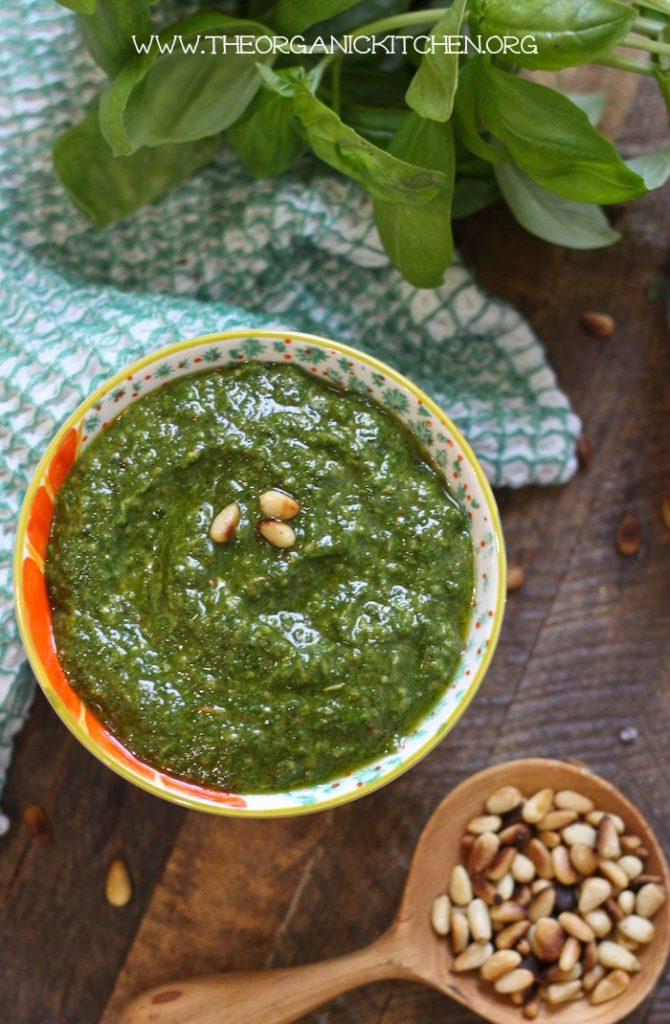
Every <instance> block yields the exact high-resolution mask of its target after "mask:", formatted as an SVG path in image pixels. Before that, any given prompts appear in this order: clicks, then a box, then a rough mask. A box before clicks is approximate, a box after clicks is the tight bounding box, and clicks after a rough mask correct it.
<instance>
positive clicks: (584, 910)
mask: <svg viewBox="0 0 670 1024" xmlns="http://www.w3.org/2000/svg"><path fill="white" fill-rule="evenodd" d="M611 895H612V886H611V885H610V883H609V882H608V881H607V880H606V879H604V878H587V879H586V881H585V882H584V883H583V884H582V889H581V892H580V894H579V902H578V904H577V909H578V910H579V913H580V914H588V912H589V911H590V910H595V909H596V907H599V906H600V905H601V904H602V903H604V902H605V900H606V899H609V897H610V896H611Z"/></svg>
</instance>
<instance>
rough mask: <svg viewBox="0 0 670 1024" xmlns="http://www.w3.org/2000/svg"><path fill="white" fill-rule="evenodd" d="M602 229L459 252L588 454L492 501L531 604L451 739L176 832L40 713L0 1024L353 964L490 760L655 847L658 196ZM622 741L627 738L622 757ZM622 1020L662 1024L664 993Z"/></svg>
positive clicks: (351, 1015) (4, 955)
mask: <svg viewBox="0 0 670 1024" xmlns="http://www.w3.org/2000/svg"><path fill="white" fill-rule="evenodd" d="M589 76H591V78H590V77H589ZM591 79H593V80H594V81H595V82H596V83H597V84H599V83H600V82H601V80H602V72H600V73H595V74H594V73H592V72H589V71H587V72H586V73H584V72H582V73H580V78H579V83H580V85H581V86H582V87H583V86H584V85H585V84H586V85H588V83H589V81H590V80H591ZM612 89H613V92H612V97H613V98H612V102H611V103H610V108H609V112H608V115H607V116H608V121H607V124H608V127H609V129H610V131H611V132H612V133H613V134H614V135H616V136H617V137H618V141H619V143H620V145H621V146H622V148H623V150H624V151H627V152H632V151H634V150H637V149H640V148H649V147H650V145H651V144H652V143H653V142H655V141H662V140H663V139H664V138H665V141H667V123H666V120H665V116H664V113H663V112H662V109H661V107H660V104H659V103H658V102H657V100H656V99H655V96H654V92H653V89H652V88H651V86H650V83H648V82H645V83H643V84H642V85H641V86H639V85H638V82H637V80H636V79H634V78H633V77H632V76H615V79H614V81H613V83H612ZM615 222H616V224H617V226H618V227H619V228H620V229H621V230H622V231H623V233H624V241H623V242H622V243H621V244H619V245H618V246H616V247H613V248H609V249H605V250H601V251H598V252H583V253H582V252H569V251H566V250H562V249H556V248H552V247H550V246H548V245H545V244H543V243H541V242H539V241H538V240H536V239H534V238H531V237H530V236H528V235H527V234H525V233H524V232H523V231H522V230H521V229H520V228H518V227H516V226H515V225H514V223H513V222H512V220H511V218H510V217H509V216H508V215H507V213H506V211H505V210H503V209H496V210H494V211H493V212H488V213H486V214H483V215H480V216H478V217H476V218H473V219H471V220H470V221H469V222H468V223H466V224H463V225H462V226H461V228H460V230H459V239H460V245H461V248H462V251H463V252H464V254H465V256H466V257H467V259H468V260H469V261H470V262H471V264H472V265H473V266H474V267H475V268H476V269H477V273H478V276H479V280H480V281H481V283H482V284H483V285H484V286H485V287H487V288H488V289H490V290H491V291H492V292H494V293H496V294H498V295H501V296H503V297H505V298H506V299H509V300H510V301H511V302H513V303H514V304H515V305H516V306H517V307H519V308H520V309H521V310H522V311H523V313H524V314H526V315H527V316H528V317H529V319H530V321H531V323H532V324H533V326H534V327H535V329H536V330H537V332H538V334H539V335H540V337H541V338H543V339H544V340H545V342H546V345H547V348H548V352H549V357H550V360H551V363H552V365H553V366H554V368H555V370H556V373H557V375H558V379H559V382H560V385H561V386H562V387H563V388H564V389H565V390H566V391H567V393H568V394H569V395H570V397H571V399H572V401H573V403H574V406H575V408H576V410H577V412H578V413H579V414H580V416H581V417H582V418H583V422H584V429H585V434H586V436H587V437H588V438H589V440H590V444H591V447H592V451H593V461H592V465H591V467H590V469H589V470H588V471H583V472H581V473H580V474H579V475H578V476H577V477H576V478H575V479H574V480H573V481H572V482H571V483H570V484H568V485H567V486H565V487H562V488H546V489H540V488H528V489H525V490H523V491H520V492H517V493H499V494H498V499H499V502H500V507H501V512H502V518H503V525H504V530H505V535H506V539H507V546H508V554H509V557H510V561H511V562H512V563H517V564H520V565H522V566H523V568H524V569H525V573H526V582H525V586H524V587H523V588H522V589H521V590H519V591H517V592H516V593H514V594H512V595H511V596H510V600H509V602H508V610H507V615H506V619H505V623H504V626H503V631H502V638H501V641H500V645H499V648H498V651H497V653H496V656H495V658H494V661H493V664H492V667H491V669H490V671H489V673H488V676H487V678H486V680H485V683H484V685H483V687H482V689H481V691H480V693H479V695H478V696H477V698H476V700H475V701H474V703H473V705H472V707H471V708H470V710H469V711H468V713H467V714H466V715H465V717H464V719H463V720H462V721H461V722H460V723H459V725H458V726H457V727H456V729H455V730H454V731H453V732H452V733H451V734H450V735H449V737H448V738H447V739H446V740H445V742H443V743H442V744H441V746H440V747H439V748H438V749H436V750H435V751H433V753H432V754H431V755H430V756H429V757H427V758H426V759H425V760H424V761H423V762H422V763H421V764H420V765H418V766H417V767H416V768H414V769H413V770H412V771H411V772H410V773H409V774H407V775H405V776H403V777H402V778H401V779H399V780H398V781H396V782H394V783H392V784H391V785H390V786H388V787H386V788H385V789H382V790H380V791H379V792H377V793H375V794H373V795H371V796H368V797H366V798H365V799H363V800H361V801H359V802H356V803H353V804H350V805H348V806H346V807H342V808H339V809H336V810H334V811H330V812H324V813H322V814H318V815H312V816H307V817H301V818H297V819H292V820H291V819H286V820H272V821H257V822H254V821H239V820H232V819H231V820H226V819H217V818H212V817H209V816H206V815H203V814H198V813H195V812H186V811H183V810H181V809H179V808H177V807H172V806H170V805H169V804H167V803H163V802H162V801H160V800H158V799H156V798H154V797H152V796H149V795H147V794H145V793H143V792H141V791H140V790H138V789H135V788H133V787H132V786H130V785H129V784H127V783H125V782H124V781H122V780H121V779H120V778H118V777H117V776H116V775H114V774H113V773H112V772H111V771H109V770H107V769H106V768H104V767H103V766H102V765H101V764H99V763H98V762H97V761H96V760H95V759H94V758H93V757H91V756H90V755H89V754H88V753H87V752H86V751H85V750H84V749H83V748H82V747H81V746H80V745H79V744H78V743H77V742H76V741H75V740H74V739H72V738H71V736H70V735H69V733H67V732H66V730H65V728H64V727H63V726H62V725H61V723H60V722H59V720H58V719H57V718H56V716H55V714H54V713H53V712H52V711H51V710H50V708H49V707H48V706H47V704H46V701H45V700H44V698H43V697H42V696H41V694H37V696H36V698H35V703H34V707H33V710H32V713H31V716H30V720H29V722H28V725H27V726H26V728H25V729H24V730H23V732H22V733H21V735H20V737H19V739H18V742H17V746H16V753H15V757H14V761H13V764H12V767H11V771H10V775H9V780H8V784H7V788H6V791H5V796H4V798H3V803H4V806H5V808H6V810H7V812H8V813H9V815H10V816H11V817H12V818H13V819H14V822H15V824H14V827H13V828H12V829H11V831H10V832H9V834H8V835H7V836H6V837H5V838H3V839H2V840H0V889H1V891H2V894H3V896H2V898H3V904H4V907H3V913H2V916H1V919H0V1008H1V1009H0V1019H1V1020H2V1021H3V1024H98V1022H101V1024H116V1022H117V1021H118V1018H119V1010H120V1008H121V1007H122V1006H123V1005H124V1002H125V1001H126V1000H127V999H128V997H129V996H131V995H132V994H134V993H136V992H139V991H141V990H142V989H143V988H145V987H147V986H150V985H152V984H155V983H158V982H163V981H168V980H170V979H172V978H174V977H177V976H179V975H184V974H190V973H200V972H209V971H225V970H231V969H240V968H244V969H250V968H261V967H264V966H267V965H279V964H282V965H286V964H297V963H304V962H308V961H311V960H316V959H320V958H322V957H327V956H332V955H337V954H340V953H344V952H346V951H349V950H353V949H355V948H357V947H359V946H361V945H363V944H365V943H367V942H369V941H370V940H371V939H373V938H374V937H375V936H376V935H377V934H378V933H379V932H380V931H381V930H382V929H383V928H384V927H385V926H386V925H387V924H388V923H389V921H390V919H391V917H392V915H393V911H394V908H395V906H396V903H397V901H398V898H399V895H400V892H401V889H402V885H403V880H404V877H405V873H406V870H407V866H408V862H409V859H410V856H411V853H412V850H413V847H414V845H415V842H416V839H417V836H418V835H419V832H420V830H421V828H422V826H423V825H424V823H425V822H426V820H427V819H428V817H429V816H430V814H431V811H432V810H433V809H434V808H435V806H436V805H437V804H438V802H439V801H440V799H441V798H442V797H443V796H444V794H445V793H446V792H447V791H448V790H449V789H450V788H451V787H452V786H454V785H455V784H456V783H457V782H459V781H460V780H462V779H463V778H465V777H466V776H467V775H468V774H470V773H472V772H475V771H477V770H478V769H480V768H482V767H484V766H485V765H488V764H491V763H493V762H496V761H501V760H504V759H507V758H514V757H518V756H525V755H547V756H557V757H562V758H566V757H576V758H580V759H582V760H583V761H585V762H586V763H587V764H588V765H589V766H590V767H591V768H593V769H594V770H596V771H598V772H600V773H601V774H603V775H605V776H606V777H607V778H609V779H610V780H611V781H613V782H615V783H616V784H618V785H619V786H620V787H621V788H622V789H623V790H624V792H625V793H626V794H627V795H628V796H629V797H630V798H631V799H632V800H633V801H634V802H637V803H638V804H639V805H640V807H641V808H642V810H643V811H644V813H646V815H647V816H648V818H649V819H650V821H651V822H652V824H653V825H654V826H655V828H656V829H657V830H658V835H659V837H660V838H661V840H662V841H664V842H665V843H666V844H667V842H668V839H669V838H670V765H669V764H668V757H667V751H668V735H669V734H670V695H669V687H668V681H669V677H670V643H669V637H670V628H669V627H670V531H669V530H668V529H667V527H666V526H664V524H663V520H662V518H661V511H660V505H661V500H662V499H663V497H670V347H669V344H668V329H667V292H666V289H665V282H666V269H667V260H668V248H669V243H670V190H669V189H666V190H665V191H663V192H662V193H660V194H656V195H652V196H649V197H645V198H644V199H642V200H639V201H637V202H635V203H632V204H630V205H629V206H628V207H627V208H626V209H625V210H617V211H616V212H615ZM585 309H601V310H606V311H607V312H609V313H610V314H612V315H613V316H614V318H615V320H616V330H615V332H614V335H613V336H612V337H611V338H610V339H609V340H607V341H599V340H596V339H594V338H591V337H588V336H586V335H585V334H584V333H583V332H582V331H581V330H580V329H579V327H578V320H579V315H580V313H581V312H582V311H583V310H585ZM626 512H634V513H635V514H636V515H637V516H638V517H639V520H640V522H641V525H642V544H641V548H640V551H639V553H638V554H637V555H635V556H633V557H630V558H623V557H621V556H620V555H619V554H618V553H617V551H616V550H615V547H614V536H615V533H616V529H617V524H618V523H619V521H620V519H621V517H622V516H623V514H624V513H626ZM630 727H634V728H635V729H636V730H637V733H636V734H635V738H634V739H633V740H632V741H628V742H624V741H623V740H622V738H621V736H622V730H624V729H630ZM33 802H36V803H39V804H41V805H42V806H43V807H44V808H45V809H46V811H47V813H48V816H49V818H50V821H51V823H52V826H53V832H54V839H53V842H51V843H49V844H44V843H42V842H40V841H39V840H38V839H35V838H34V837H32V836H31V835H30V833H29V831H28V830H27V829H26V828H25V826H23V825H22V824H21V821H20V815H21V811H22V809H23V808H24V807H25V806H26V805H27V804H29V803H33ZM666 848H667V846H666ZM116 857H122V858H123V859H124V860H125V861H126V862H127V863H128V865H129V867H130V871H131V873H132V878H133V882H134V896H133V899H132V901H131V902H130V903H129V904H128V905H127V906H126V907H125V908H123V909H115V908H113V907H110V906H108V905H107V903H106V902H105V898H104V881H105V875H106V871H107V867H108V865H109V863H110V861H111V860H112V859H114V858H116ZM306 1020H309V1021H310V1022H312V1024H315V1022H317V1021H318V1022H319V1024H454V1022H459V1024H475V1018H474V1017H472V1016H471V1015H470V1014H468V1013H467V1012H465V1011H463V1010H461V1009H460V1008H458V1007H456V1006H455V1005H453V1004H451V1003H449V1002H448V1001H446V1000H445V999H443V998H441V997H440V996H439V995H438V994H436V993H434V992H432V991H429V990H428V989H424V988H421V987H419V986H417V985H413V984H409V983H402V982H395V983H384V984H377V985H373V986H368V987H367V988H365V989H361V990H359V991H356V992H352V993H351V994H349V995H347V996H346V997H344V998H341V999H339V1000H338V1001H337V1002H335V1003H332V1004H331V1005H329V1006H327V1007H325V1008H324V1009H322V1010H321V1011H319V1012H318V1013H316V1014H314V1015H312V1016H311V1017H309V1018H306ZM586 1020H587V1018H586V1017H585V1022H586ZM637 1020H638V1021H641V1020H645V1021H648V1022H649V1024H667V1022H668V1021H670V984H668V983H667V982H666V984H665V986H661V988H660V990H659V992H658V995H657V998H656V1002H655V1005H653V1006H652V1007H651V1008H650V1007H647V1008H646V1010H645V1011H644V1012H643V1013H641V1014H638V1016H637ZM233 1024H234V1022H233ZM268 1024H272V1021H268Z"/></svg>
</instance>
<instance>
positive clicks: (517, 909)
mask: <svg viewBox="0 0 670 1024" xmlns="http://www.w3.org/2000/svg"><path fill="white" fill-rule="evenodd" d="M490 913H491V920H492V921H500V922H501V923H502V924H512V923H513V922H514V921H523V919H524V918H525V916H526V911H525V909H524V908H523V907H522V906H521V905H520V904H519V903H514V902H512V901H507V902H505V903H501V904H500V906H499V907H492V908H491V911H490Z"/></svg>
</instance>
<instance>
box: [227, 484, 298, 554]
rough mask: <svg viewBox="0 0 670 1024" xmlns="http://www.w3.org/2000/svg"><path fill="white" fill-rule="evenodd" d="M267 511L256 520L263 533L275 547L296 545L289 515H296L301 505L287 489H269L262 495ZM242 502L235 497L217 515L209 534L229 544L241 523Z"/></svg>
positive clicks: (264, 510) (262, 535) (260, 504)
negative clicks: (240, 503) (288, 521)
mask: <svg viewBox="0 0 670 1024" xmlns="http://www.w3.org/2000/svg"><path fill="white" fill-rule="evenodd" d="M258 504H259V507H260V510H261V514H262V515H263V517H264V518H263V519H260V520H259V521H258V523H257V524H256V527H257V529H258V532H259V533H260V535H261V537H264V538H265V540H266V541H267V542H268V544H272V546H273V547H275V548H292V547H293V545H294V544H295V530H294V529H293V527H292V526H289V525H288V523H286V522H284V520H285V519H293V518H294V516H297V514H298V512H299V511H300V505H299V504H298V502H297V501H296V500H295V498H292V497H291V496H290V494H286V493H285V492H284V491H265V493H264V494H261V496H260V498H259V499H258ZM240 515H241V511H240V506H239V505H238V503H237V502H236V501H231V502H230V504H228V505H226V506H225V507H224V508H222V509H221V511H220V512H219V513H218V515H216V516H215V517H214V519H213V520H212V524H211V526H210V528H209V535H210V537H211V538H212V540H213V541H214V542H215V543H216V544H226V543H227V542H228V541H229V540H232V538H233V537H234V536H235V532H236V531H237V527H238V526H239V523H240Z"/></svg>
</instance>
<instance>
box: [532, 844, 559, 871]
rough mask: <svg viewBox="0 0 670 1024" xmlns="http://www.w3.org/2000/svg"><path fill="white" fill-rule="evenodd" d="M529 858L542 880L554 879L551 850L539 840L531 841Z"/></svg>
mask: <svg viewBox="0 0 670 1024" xmlns="http://www.w3.org/2000/svg"><path fill="white" fill-rule="evenodd" d="M528 856H529V857H530V859H531V861H532V862H533V864H534V865H535V870H536V871H537V873H538V875H539V876H540V878H553V877H554V866H553V864H552V862H551V854H550V853H549V850H548V849H547V847H546V846H545V845H544V843H541V842H540V840H539V839H531V841H530V843H529V844H528Z"/></svg>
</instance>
